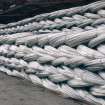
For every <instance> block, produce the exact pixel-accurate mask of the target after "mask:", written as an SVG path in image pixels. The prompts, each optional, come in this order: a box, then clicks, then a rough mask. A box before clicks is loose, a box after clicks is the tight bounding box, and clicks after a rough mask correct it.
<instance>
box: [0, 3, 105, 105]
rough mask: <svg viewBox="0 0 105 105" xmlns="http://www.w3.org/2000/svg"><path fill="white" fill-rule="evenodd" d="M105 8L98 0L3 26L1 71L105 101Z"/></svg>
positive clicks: (100, 104) (95, 104)
mask: <svg viewBox="0 0 105 105" xmlns="http://www.w3.org/2000/svg"><path fill="white" fill-rule="evenodd" d="M104 8H105V2H104V1H98V2H95V3H92V4H89V5H86V6H82V7H75V8H71V9H66V10H60V11H56V12H53V13H47V14H41V15H38V16H35V17H32V18H29V19H25V20H22V21H19V22H16V23H9V24H7V25H3V26H1V29H0V71H2V72H5V73H6V74H8V75H11V76H18V77H22V78H25V79H27V80H29V81H31V82H33V83H34V84H37V85H40V86H43V87H45V88H47V89H49V90H52V91H54V92H57V93H59V94H61V95H63V96H64V97H66V98H73V99H77V100H80V101H86V102H89V103H91V104H92V105H105V43H104V42H105V10H104ZM40 32H44V34H40ZM46 32H47V33H46Z"/></svg>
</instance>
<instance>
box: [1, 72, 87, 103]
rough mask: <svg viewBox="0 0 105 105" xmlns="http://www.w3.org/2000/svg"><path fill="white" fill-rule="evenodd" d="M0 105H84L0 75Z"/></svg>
mask: <svg viewBox="0 0 105 105" xmlns="http://www.w3.org/2000/svg"><path fill="white" fill-rule="evenodd" d="M0 105H86V104H82V103H80V102H76V101H74V100H69V99H63V98H62V97H59V96H58V95H56V94H54V93H53V92H50V91H48V90H47V89H44V88H41V87H38V86H35V85H34V84H32V83H30V82H29V81H26V80H23V79H19V78H15V77H10V76H7V75H5V74H3V73H0Z"/></svg>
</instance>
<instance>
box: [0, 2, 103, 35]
mask: <svg viewBox="0 0 105 105" xmlns="http://www.w3.org/2000/svg"><path fill="white" fill-rule="evenodd" d="M104 6H105V1H98V2H96V3H92V4H89V5H86V6H81V7H74V8H71V9H66V10H60V11H56V12H52V13H46V14H41V15H38V16H35V17H33V18H28V19H25V20H22V21H19V22H15V23H9V24H7V25H3V27H2V26H1V30H0V34H12V33H19V32H28V31H32V32H34V31H35V32H52V31H54V32H59V31H62V30H63V29H64V28H66V29H71V28H72V27H73V26H75V27H80V28H83V29H85V30H86V29H88V27H87V26H89V27H90V28H89V29H93V28H94V27H97V26H98V25H100V24H104V23H105V10H104Z"/></svg>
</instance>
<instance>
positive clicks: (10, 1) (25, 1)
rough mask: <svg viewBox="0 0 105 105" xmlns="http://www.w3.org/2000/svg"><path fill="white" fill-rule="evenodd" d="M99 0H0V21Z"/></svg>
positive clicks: (7, 21) (11, 20)
mask: <svg viewBox="0 0 105 105" xmlns="http://www.w3.org/2000/svg"><path fill="white" fill-rule="evenodd" d="M94 1H97V0H0V23H9V22H15V21H18V20H21V19H24V18H28V17H32V16H35V15H38V14H42V13H47V12H52V11H55V10H60V9H66V8H70V7H74V6H80V5H84V4H88V3H90V2H94Z"/></svg>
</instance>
